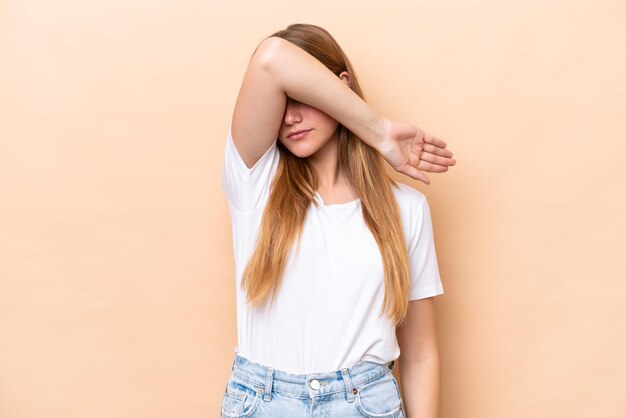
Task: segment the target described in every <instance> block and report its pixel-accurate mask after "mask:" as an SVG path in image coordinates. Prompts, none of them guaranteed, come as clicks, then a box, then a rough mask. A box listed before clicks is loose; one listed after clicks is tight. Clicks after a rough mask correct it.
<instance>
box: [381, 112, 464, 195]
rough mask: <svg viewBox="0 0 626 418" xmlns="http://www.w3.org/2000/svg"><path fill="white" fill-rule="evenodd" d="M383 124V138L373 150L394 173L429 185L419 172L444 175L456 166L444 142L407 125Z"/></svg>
mask: <svg viewBox="0 0 626 418" xmlns="http://www.w3.org/2000/svg"><path fill="white" fill-rule="evenodd" d="M385 122H386V123H385V129H384V133H383V138H382V140H381V141H380V142H379V144H378V146H377V147H376V148H377V150H378V152H380V153H381V155H382V156H383V158H384V159H385V160H387V162H388V163H389V164H391V166H392V167H393V168H394V169H395V170H396V171H398V172H400V173H403V174H406V175H407V176H409V177H411V178H413V179H415V180H419V181H422V182H424V183H426V184H430V179H429V178H428V177H427V176H426V175H425V174H424V173H422V172H421V171H420V170H422V171H430V172H433V173H443V172H445V171H448V166H453V165H454V164H456V160H455V159H454V158H452V151H450V150H447V149H446V147H447V145H446V143H445V142H444V141H443V140H441V139H439V138H437V137H435V136H432V135H431V134H429V133H427V132H424V131H423V130H421V129H420V128H418V127H416V126H413V125H410V124H408V123H402V122H394V121H392V120H389V119H386V120H385Z"/></svg>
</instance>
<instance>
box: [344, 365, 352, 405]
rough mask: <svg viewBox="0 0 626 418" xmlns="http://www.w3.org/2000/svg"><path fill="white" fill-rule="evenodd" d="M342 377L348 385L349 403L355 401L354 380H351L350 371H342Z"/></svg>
mask: <svg viewBox="0 0 626 418" xmlns="http://www.w3.org/2000/svg"><path fill="white" fill-rule="evenodd" d="M341 376H342V378H343V382H344V383H345V384H346V395H347V400H348V402H353V401H354V392H353V390H354V388H353V387H352V379H350V375H349V374H348V369H347V368H343V369H341Z"/></svg>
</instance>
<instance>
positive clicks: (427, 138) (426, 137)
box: [424, 132, 448, 148]
mask: <svg viewBox="0 0 626 418" xmlns="http://www.w3.org/2000/svg"><path fill="white" fill-rule="evenodd" d="M424 142H426V143H429V144H433V145H436V146H438V147H441V148H445V147H447V146H448V145H447V144H446V143H445V142H444V140H443V139H439V138H437V137H436V136H432V135H431V134H429V133H428V132H427V133H425V134H424Z"/></svg>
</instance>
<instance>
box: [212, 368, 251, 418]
mask: <svg viewBox="0 0 626 418" xmlns="http://www.w3.org/2000/svg"><path fill="white" fill-rule="evenodd" d="M259 388H260V387H259ZM259 388H257V387H256V386H255V385H253V384H251V383H248V382H244V381H242V380H238V379H235V378H233V377H232V376H231V378H230V380H229V381H228V383H227V384H226V389H225V391H224V396H223V397H222V405H221V410H222V417H227V418H240V417H247V416H249V415H251V414H252V413H254V412H255V411H256V410H257V408H258V407H259V405H260V404H261V394H260V393H259V391H258V389H259Z"/></svg>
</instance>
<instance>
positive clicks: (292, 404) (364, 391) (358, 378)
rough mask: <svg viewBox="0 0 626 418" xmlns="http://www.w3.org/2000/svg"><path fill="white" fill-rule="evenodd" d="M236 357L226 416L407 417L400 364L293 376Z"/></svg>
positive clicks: (223, 414)
mask: <svg viewBox="0 0 626 418" xmlns="http://www.w3.org/2000/svg"><path fill="white" fill-rule="evenodd" d="M233 355H234V359H233V364H232V367H231V370H232V371H231V375H230V378H229V380H228V382H227V383H226V388H225V391H224V396H223V397H222V405H221V417H222V418H238V417H247V418H258V417H264V418H298V417H302V418H304V417H306V418H334V417H338V418H344V417H345V418H350V417H369V418H404V413H403V410H402V397H401V393H400V389H399V387H398V382H397V380H396V378H395V377H394V376H393V374H392V373H391V370H392V369H393V366H394V363H395V362H394V361H391V362H389V363H386V364H379V363H374V362H370V361H360V362H358V363H356V364H354V365H353V366H352V367H348V368H343V369H341V370H336V371H332V372H327V373H310V374H291V373H288V372H285V371H281V370H277V369H273V368H270V367H266V366H263V365H261V364H258V363H254V362H252V361H250V360H248V359H247V358H244V357H242V356H240V355H239V354H237V353H234V354H233Z"/></svg>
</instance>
